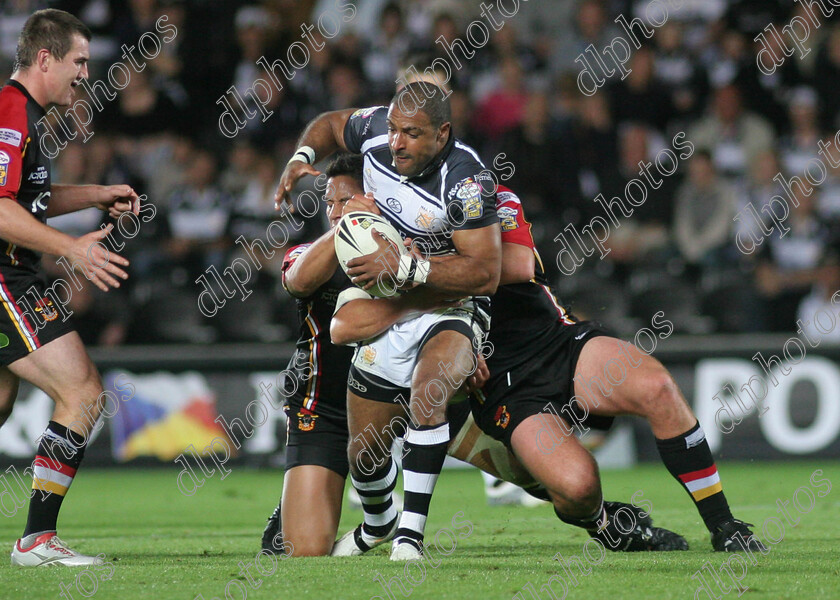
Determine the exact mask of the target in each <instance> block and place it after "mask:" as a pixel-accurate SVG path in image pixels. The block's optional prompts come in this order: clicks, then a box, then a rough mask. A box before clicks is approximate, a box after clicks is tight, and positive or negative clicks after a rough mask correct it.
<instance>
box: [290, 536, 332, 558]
mask: <svg viewBox="0 0 840 600" xmlns="http://www.w3.org/2000/svg"><path fill="white" fill-rule="evenodd" d="M294 547H295V549H294V551H293V552H292V554H291V556H296V557H303V556H327V555H328V554H329V553H330V552H331V551H332V547H333V542H332V541H331V540H330V541H329V542H324V541H318V540H302V541H299V542H296V543H295V544H294Z"/></svg>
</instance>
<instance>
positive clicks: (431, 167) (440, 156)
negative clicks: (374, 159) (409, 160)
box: [391, 125, 455, 183]
mask: <svg viewBox="0 0 840 600" xmlns="http://www.w3.org/2000/svg"><path fill="white" fill-rule="evenodd" d="M454 147H455V136H454V135H452V126H451V125H450V129H449V139H448V140H447V141H446V144H445V145H444V146H443V148H442V149H441V151H440V152H438V153H437V156H435V157H434V158H433V159H432V162H430V163H429V164H428V165H427V166H426V168H425V169H423V170H422V171H420V172H419V173H418V174H417V175H414V176H413V177H406V176H405V175H400V183H405V182H406V181H408V180H409V179H419V178H421V177H425V176H426V175H428V174H429V173H431V172H432V171H436V170H437V169H439V168H440V166H441V165H442V164H443V161H445V160H446V157H447V156H449V153H450V152H452V148H454ZM391 166H392V167H395V166H396V163H395V162H394V159H393V158H392V159H391Z"/></svg>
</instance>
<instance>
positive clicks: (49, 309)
mask: <svg viewBox="0 0 840 600" xmlns="http://www.w3.org/2000/svg"><path fill="white" fill-rule="evenodd" d="M35 312H36V313H38V314H40V315H41V316H42V317H44V320H45V321H55V320H56V319H57V318H58V311H56V310H55V305H54V304H53V303H52V300H50V299H49V298H41V299H40V300H38V302H36V303H35Z"/></svg>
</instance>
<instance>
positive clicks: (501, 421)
mask: <svg viewBox="0 0 840 600" xmlns="http://www.w3.org/2000/svg"><path fill="white" fill-rule="evenodd" d="M493 419H494V420H495V421H496V427H501V428H502V429H507V426H508V425H509V424H510V413H509V412H508V411H507V404H504V405H502V406H500V407H499V408H498V409H497V410H496V416H495V417H493Z"/></svg>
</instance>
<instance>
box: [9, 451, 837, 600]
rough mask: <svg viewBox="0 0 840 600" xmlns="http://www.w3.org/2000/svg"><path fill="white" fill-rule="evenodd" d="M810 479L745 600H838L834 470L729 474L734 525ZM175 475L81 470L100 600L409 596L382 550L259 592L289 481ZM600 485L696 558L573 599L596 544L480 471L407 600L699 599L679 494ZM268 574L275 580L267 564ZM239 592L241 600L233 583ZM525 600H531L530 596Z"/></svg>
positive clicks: (441, 486) (667, 483)
mask: <svg viewBox="0 0 840 600" xmlns="http://www.w3.org/2000/svg"><path fill="white" fill-rule="evenodd" d="M815 469H822V470H823V472H824V474H823V477H825V478H828V479H829V480H830V481H831V482H832V490H831V493H830V494H829V495H828V496H826V497H824V498H819V497H817V498H816V505H815V507H814V509H813V510H812V511H811V512H809V513H807V514H797V512H795V509H794V508H793V504H791V505H790V506H789V507H788V508H789V510H790V511H791V514H792V515H794V516H798V517H799V518H800V519H801V521H800V523H799V524H798V525H797V526H796V527H795V528H793V527H790V526H789V525H788V524H785V527H786V531H785V537H784V539H783V540H782V541H781V542H780V543H778V544H777V545H776V546H775V547H774V548H773V550H772V551H771V553H770V554H769V555H768V556H766V557H763V558H760V559H759V564H758V565H755V566H753V565H750V566H749V571H748V573H747V575H746V577H745V579H744V582H743V583H744V585H746V586H748V587H749V591H748V592H747V594H749V595H748V596H747V597H748V598H750V599H765V598H766V599H774V600H775V599H780V598H790V599H800V598H832V599H834V598H838V597H840V567H838V564H840V561H838V559H840V550H838V543H837V540H838V538H840V524H838V520H837V518H836V515H837V514H838V508H840V465H838V464H837V463H836V462H832V461H828V460H824V461H809V462H789V463H751V464H745V463H723V464H722V465H721V466H720V470H721V477H722V480H723V484H724V490H725V491H726V493H727V496H728V498H729V500H730V503H731V504H732V505H733V511H734V513H735V515H736V516H737V517H739V518H742V519H744V520H746V521H750V522H752V523H756V524H757V525H758V526H759V535H761V534H760V527H761V524H762V523H763V522H764V521H765V519H767V518H768V517H773V516H775V517H781V515H779V513H778V512H777V507H776V500H777V499H779V498H781V499H782V500H785V501H787V500H790V499H791V497H792V495H793V493H794V491H795V490H796V489H797V488H799V487H803V486H804V487H808V488H810V484H809V478H810V476H811V473H812V472H813V471H814V470H815ZM176 474H177V473H176V471H175V470H169V469H159V470H149V471H140V470H130V469H125V470H102V471H95V470H82V471H80V477H79V478H78V480H77V481H75V482H74V484H73V487H72V489H71V491H70V493H69V495H68V498H67V501H66V503H65V506H64V509H63V510H62V515H61V519H60V521H59V528H60V530H59V533H60V535H61V536H62V538H63V539H64V540H65V541H67V542H68V543H69V544H70V545H71V546H72V547H74V548H77V549H78V550H80V551H83V552H89V553H97V552H104V553H105V554H106V560H108V561H111V562H112V563H113V564H114V567H115V570H114V573H113V577H112V578H111V579H110V580H107V581H103V580H98V583H97V585H98V587H97V589H96V591H95V593H94V594H93V595H92V596H91V597H93V598H96V599H97V600H108V599H119V600H135V599H143V600H146V599H155V600H158V599H161V600H168V599H186V600H193V599H194V598H196V597H197V596H198V595H199V594H201V595H202V596H203V598H204V599H205V600H211V598H214V597H215V598H220V599H224V598H225V586H226V585H227V584H228V582H230V581H231V580H238V581H241V582H243V584H244V585H245V587H246V588H247V598H250V599H252V600H259V599H263V598H264V599H266V600H268V599H294V600H298V599H301V600H308V599H317V600H322V599H323V600H333V599H335V600H338V599H342V600H343V599H348V600H356V599H362V598H363V599H365V600H367V599H369V598H372V597H373V598H375V597H377V596H381V597H382V598H383V599H386V600H387V599H388V597H389V596H388V594H387V593H386V592H385V591H384V590H383V588H382V586H381V585H380V584H379V583H377V582H375V581H374V578H375V577H376V576H377V574H381V575H382V576H383V577H384V578H385V579H386V580H389V579H390V578H391V577H394V576H397V575H398V576H400V577H401V578H402V580H403V581H405V576H404V567H403V565H397V564H394V563H391V562H390V561H389V560H388V557H387V546H385V547H383V548H381V549H377V550H375V551H374V552H373V553H372V556H363V557H356V558H348V559H329V558H304V559H292V560H288V561H282V562H278V563H277V565H278V566H277V570H276V572H275V573H274V574H273V575H270V576H265V577H264V576H261V575H259V573H258V572H257V571H256V570H255V569H253V568H252V569H251V574H252V576H253V577H254V578H255V579H254V580H255V582H256V581H261V584H260V586H259V587H258V588H257V589H253V588H251V587H250V586H248V583H247V581H246V580H245V577H244V576H242V575H240V574H239V572H240V567H239V566H237V564H238V563H239V562H240V561H241V562H243V563H245V564H252V563H253V561H254V558H255V556H256V554H257V552H258V549H259V547H258V544H259V539H260V535H261V532H262V527H263V525H264V522H265V518H266V517H267V516H268V514H269V513H270V512H271V510H272V508H273V506H274V504H275V502H276V499H277V497H278V495H279V493H280V490H281V489H282V476H281V474H280V473H279V472H272V471H267V470H265V471H249V470H247V469H245V468H242V467H240V468H238V469H235V470H234V471H233V473H232V474H231V475H230V476H228V477H227V478H226V479H225V480H224V481H219V480H218V479H209V480H207V482H206V483H205V485H204V487H202V488H200V489H199V490H198V491H197V493H196V494H195V496H193V497H190V498H188V497H185V496H183V495H181V493H180V492H179V491H178V490H177V488H176V486H175V476H176ZM602 479H603V481H604V492H605V496H606V497H607V498H608V499H618V500H623V501H629V498H630V496H631V495H632V494H633V493H635V492H636V491H637V490H642V492H643V494H644V498H645V499H647V500H649V501H650V502H651V503H652V504H653V517H654V520H655V523H656V524H657V525H659V526H662V527H668V528H669V529H673V530H675V531H678V532H680V533H682V534H683V535H685V536H686V538H687V539H688V541H689V544H690V545H691V550H690V551H689V552H674V553H635V554H614V553H607V555H606V558H605V559H604V560H603V562H602V563H600V564H599V565H596V566H593V567H592V572H591V573H590V574H588V575H587V576H585V577H583V576H580V575H578V577H577V585H573V584H572V582H571V578H570V577H569V576H568V574H566V573H564V571H563V570H562V569H561V567H560V566H559V564H558V563H557V562H556V561H554V560H552V557H553V556H555V554H557V553H558V552H559V553H561V554H562V555H563V556H564V557H566V558H568V557H570V556H578V557H579V556H581V553H582V551H583V544H584V543H585V542H586V540H587V539H588V538H587V536H586V534H585V533H584V532H582V531H580V530H577V529H575V528H572V527H569V526H565V525H563V524H562V523H560V522H559V521H558V520H557V519H556V518H555V517H554V515H553V512H552V511H551V509H550V508H549V507H547V506H543V507H539V508H520V507H516V508H509V507H488V506H487V505H486V502H485V500H484V494H483V489H482V482H481V478H480V477H479V475H478V473H477V472H475V471H445V472H444V473H443V474H442V475H441V478H440V480H439V482H438V486H437V489H436V491H435V497H434V500H433V503H432V509H431V515H430V518H429V522H428V525H427V541H431V540H433V537H434V534H435V532H437V531H438V530H440V529H442V528H449V529H452V530H453V531H454V533H455V534H456V535H458V534H459V533H461V534H464V533H466V529H467V528H465V527H463V526H462V527H461V529H457V528H455V527H453V526H452V517H453V515H454V514H455V513H456V512H458V511H463V513H464V515H463V517H461V521H469V522H470V523H471V524H472V529H473V530H472V533H471V534H470V535H469V536H468V537H464V538H458V540H457V546H456V548H455V549H454V550H453V551H452V553H451V554H450V555H449V556H446V557H443V558H441V559H440V563H439V565H438V566H437V568H431V566H430V567H428V568H427V569H426V573H425V577H424V579H423V581H422V583H420V584H419V585H417V586H413V587H412V588H411V590H410V591H411V595H410V597H411V598H412V599H413V600H414V599H419V600H423V599H470V600H472V599H477V598H481V599H497V598H498V599H504V600H509V599H511V598H512V597H513V596H514V595H515V594H517V593H518V592H520V590H522V588H523V586H525V585H526V584H527V583H528V582H530V583H531V584H533V588H534V590H536V592H537V594H538V596H537V598H538V600H543V599H545V600H549V599H550V598H551V596H550V595H548V593H547V592H546V591H541V589H540V588H541V587H542V586H543V585H544V584H546V583H547V582H548V580H549V578H550V577H551V576H552V575H558V574H559V575H561V576H562V577H563V580H564V582H565V584H566V585H567V586H568V587H569V590H568V596H567V598H610V599H611V600H612V599H631V600H635V599H647V598H651V599H666V598H692V597H693V596H694V590H695V589H697V587H698V584H697V582H696V581H695V580H692V579H691V575H692V574H693V573H695V572H696V571H697V570H698V569H700V568H701V567H702V566H703V564H704V563H706V562H710V563H711V564H712V565H714V566H715V568H716V569H717V570H719V569H720V565H721V563H722V562H723V560H724V559H725V558H727V556H726V555H722V554H718V553H713V552H711V545H710V543H709V539H708V534H707V533H706V530H705V528H704V527H703V525H702V522H701V521H700V518H699V516H698V514H697V512H696V510H695V509H694V507H693V505H692V503H691V502H690V500H689V498H688V496H687V495H686V494H685V492H683V491H682V490H681V489H680V488H679V486H678V485H677V484H676V483H675V482H674V481H673V480H672V479H671V477H670V476H669V475H668V473H667V472H666V471H665V470H664V469H663V468H662V467H661V466H660V465H644V466H640V467H637V468H634V469H630V470H625V471H605V472H603V473H602ZM803 498H804V497H803ZM25 518H26V510H25V509H22V510H20V511H19V512H18V513H17V514H16V515H15V516H13V517H2V516H0V541H2V543H3V544H5V546H3V547H4V548H6V549H7V550H6V552H7V554H6V556H8V551H10V550H11V546H12V543H13V541H14V539H16V538H17V537H18V536H19V535H20V532H21V531H22V529H23V525H24V523H25ZM360 519H361V512H359V511H353V510H350V509H348V508H346V507H345V509H344V512H343V514H342V520H341V528H340V532H339V534H340V533H343V532H344V531H346V530H347V529H349V528H351V527H353V526H354V525H355V524H356V523H358V522H359V521H360ZM782 519H783V520H784V518H783V517H782ZM771 531H772V532H774V533H775V531H776V530H775V529H771ZM440 539H441V540H442V541H441V543H442V544H443V543H444V542H446V543H447V544H448V545H447V546H445V547H444V549H448V548H449V547H450V546H451V541H449V542H447V537H446V535H445V534H442V536H441V538H440ZM433 552H434V556H435V557H437V556H438V554H437V552H436V551H433ZM593 558H597V557H596V556H593ZM435 562H437V560H436V561H435ZM265 564H266V568H270V563H268V562H266V563H265ZM78 573H80V570H78V569H66V568H56V569H17V568H13V567H11V566H9V562H8V558H5V559H3V560H2V563H0V598H3V599H9V600H11V599H14V600H18V599H20V600H40V599H50V600H52V599H56V598H60V594H61V590H60V588H59V583H63V584H64V585H65V586H69V589H70V592H71V598H72V599H73V600H77V599H79V598H84V597H85V596H84V595H83V594H81V593H80V592H79V591H78V590H77V589H76V587H75V580H76V577H77V576H78ZM93 574H94V575H95V576H96V575H97V574H96V573H95V572H94V573H93ZM410 574H411V576H412V577H413V578H414V580H415V581H418V580H419V579H421V578H423V576H422V572H421V571H420V569H419V567H413V568H412V570H411V571H410ZM100 575H101V573H100ZM80 581H81V583H82V587H83V589H84V590H86V591H87V592H88V593H89V592H90V591H91V589H92V583H91V580H90V578H88V577H87V576H82V578H81V579H80ZM406 585H408V584H406ZM229 589H230V591H231V597H233V598H237V599H239V598H242V592H241V588H238V586H236V584H234V585H233V586H232V587H231V588H229ZM553 589H554V591H555V593H556V594H557V598H561V597H562V596H563V593H562V592H563V589H562V587H561V586H560V585H559V584H555V586H554V588H553ZM238 590H240V591H238ZM393 591H394V592H395V594H396V595H395V598H404V597H405V596H403V595H402V594H401V593H400V591H399V589H397V588H396V586H395V587H394V588H393ZM715 591H716V593H717V594H718V595H719V596H721V598H736V597H737V595H738V594H737V591H732V592H730V593H729V594H721V593H720V590H718V589H717V588H715ZM65 597H66V596H65ZM521 598H522V599H523V600H532V596H531V595H530V594H529V593H528V592H527V591H525V592H522V595H521ZM700 598H703V599H705V598H707V596H706V595H705V594H702V595H700ZM68 600H69V599H68Z"/></svg>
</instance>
